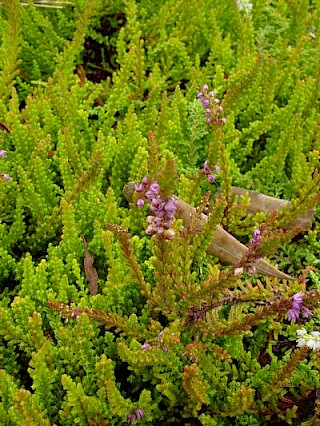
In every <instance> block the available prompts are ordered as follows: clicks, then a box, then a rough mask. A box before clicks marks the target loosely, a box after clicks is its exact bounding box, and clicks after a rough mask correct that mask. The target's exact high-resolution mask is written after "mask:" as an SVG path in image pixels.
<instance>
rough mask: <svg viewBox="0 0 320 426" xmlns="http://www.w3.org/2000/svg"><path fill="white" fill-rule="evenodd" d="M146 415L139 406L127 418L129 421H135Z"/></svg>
mask: <svg viewBox="0 0 320 426" xmlns="http://www.w3.org/2000/svg"><path fill="white" fill-rule="evenodd" d="M143 417H144V411H143V410H140V408H137V409H136V411H135V412H134V413H133V414H128V416H127V420H128V422H135V421H136V420H140V419H142V418H143Z"/></svg>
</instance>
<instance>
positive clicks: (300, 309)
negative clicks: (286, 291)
mask: <svg viewBox="0 0 320 426" xmlns="http://www.w3.org/2000/svg"><path fill="white" fill-rule="evenodd" d="M300 314H301V315H302V316H303V317H304V318H309V316H310V315H311V314H312V312H311V311H310V309H308V308H306V307H305V306H304V302H303V300H302V295H301V293H297V294H295V295H294V296H293V298H292V305H291V309H289V311H288V320H289V321H293V322H296V321H297V320H298V319H299V316H300Z"/></svg>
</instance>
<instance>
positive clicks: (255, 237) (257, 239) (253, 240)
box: [250, 228, 261, 245]
mask: <svg viewBox="0 0 320 426" xmlns="http://www.w3.org/2000/svg"><path fill="white" fill-rule="evenodd" d="M260 242H261V231H260V229H258V228H255V229H254V230H253V238H251V240H250V244H252V245H258V244H260Z"/></svg>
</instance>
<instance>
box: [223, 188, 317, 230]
mask: <svg viewBox="0 0 320 426" xmlns="http://www.w3.org/2000/svg"><path fill="white" fill-rule="evenodd" d="M246 194H249V198H250V205H249V207H248V208H247V210H246V213H248V214H255V213H257V212H264V213H266V214H268V213H270V212H271V211H275V212H278V211H280V210H281V209H282V208H283V207H288V208H289V207H290V204H291V203H290V201H287V200H280V199H279V198H274V197H270V196H269V195H264V194H261V193H259V192H256V191H252V190H249V189H243V188H239V187H237V186H233V187H232V195H233V196H239V197H240V196H242V195H246ZM219 195H220V191H218V192H217V193H216V196H217V197H218V196H219ZM314 214H315V209H310V210H308V211H307V213H304V214H300V215H299V216H297V217H296V218H295V219H294V220H292V221H291V222H289V223H288V224H287V225H286V226H284V229H291V228H294V227H295V226H299V227H300V229H301V231H307V230H308V229H310V228H311V225H312V219H313V217H314Z"/></svg>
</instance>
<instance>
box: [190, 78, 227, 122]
mask: <svg viewBox="0 0 320 426" xmlns="http://www.w3.org/2000/svg"><path fill="white" fill-rule="evenodd" d="M208 89H209V88H208V85H207V84H205V85H203V86H202V90H201V91H200V92H198V94H197V98H198V99H199V101H200V102H201V103H202V106H203V109H204V110H205V114H206V119H207V122H208V123H209V124H212V125H219V124H222V125H224V124H226V122H227V120H226V119H225V118H220V117H219V116H220V114H221V113H222V111H223V108H222V106H221V105H220V100H219V99H217V98H216V94H215V92H212V91H211V92H208Z"/></svg>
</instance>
